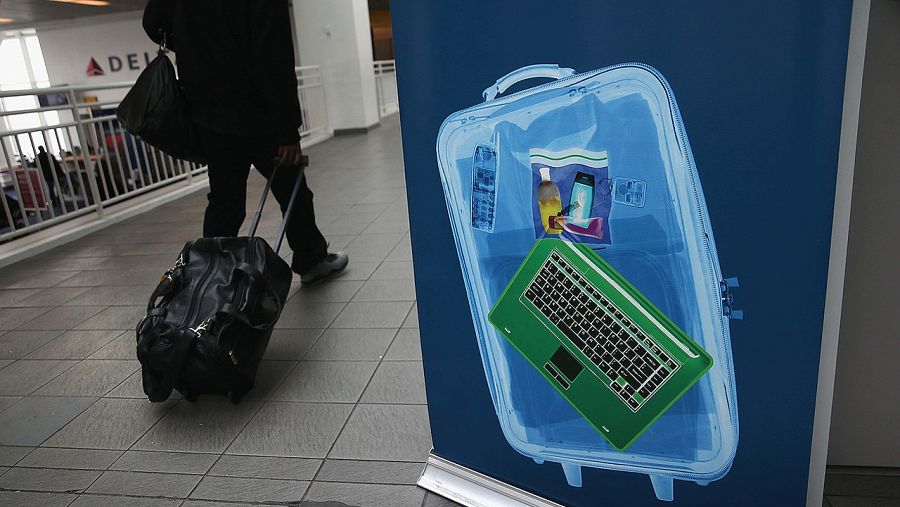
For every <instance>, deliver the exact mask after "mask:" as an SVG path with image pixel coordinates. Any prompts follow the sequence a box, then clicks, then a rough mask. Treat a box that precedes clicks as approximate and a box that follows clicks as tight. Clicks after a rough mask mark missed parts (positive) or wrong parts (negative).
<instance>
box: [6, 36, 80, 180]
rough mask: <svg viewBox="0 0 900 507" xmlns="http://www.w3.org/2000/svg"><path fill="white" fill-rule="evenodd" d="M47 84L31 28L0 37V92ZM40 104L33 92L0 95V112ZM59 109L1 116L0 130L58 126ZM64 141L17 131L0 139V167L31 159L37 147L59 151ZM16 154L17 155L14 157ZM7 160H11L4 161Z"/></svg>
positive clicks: (47, 76)
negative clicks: (14, 134) (0, 96)
mask: <svg viewBox="0 0 900 507" xmlns="http://www.w3.org/2000/svg"><path fill="white" fill-rule="evenodd" d="M49 86H50V77H49V75H48V74H47V66H46V65H45V63H44V55H43V52H42V51H41V44H40V41H39V40H38V36H37V34H36V33H35V32H34V30H26V31H22V32H18V33H13V34H11V35H7V36H6V37H4V38H2V39H0V91H10V90H31V89H35V88H47V87H49ZM39 107H41V105H40V103H39V101H38V97H37V96H36V95H20V96H15V97H4V98H0V112H2V111H5V112H13V111H21V110H27V109H36V108H39ZM59 123H60V118H59V112H57V111H46V112H38V113H23V114H13V115H2V116H0V133H2V132H3V131H10V130H22V129H30V128H36V127H43V126H52V125H58V124H59ZM60 142H62V143H63V144H65V141H61V140H57V139H55V136H48V139H46V140H45V139H44V136H43V134H42V133H41V132H32V133H26V134H18V135H16V136H15V137H13V136H7V137H4V138H3V139H2V143H3V145H2V147H0V151H4V152H5V153H3V154H0V166H2V167H6V166H7V165H9V164H13V165H15V164H17V163H18V162H19V160H12V159H13V158H20V157H22V156H24V157H26V158H30V159H33V158H34V156H35V149H36V148H37V147H38V146H44V145H46V146H47V150H48V151H51V152H56V153H58V152H59V151H61V149H66V147H65V146H60V145H59V143H60ZM16 155H17V156H16ZM7 159H10V160H7Z"/></svg>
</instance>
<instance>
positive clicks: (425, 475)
mask: <svg viewBox="0 0 900 507" xmlns="http://www.w3.org/2000/svg"><path fill="white" fill-rule="evenodd" d="M417 484H418V485H419V486H421V487H423V488H425V489H427V490H428V491H431V492H432V493H435V494H437V495H441V496H442V497H445V498H449V499H450V500H453V501H454V502H457V503H461V504H463V505H465V506H466V507H489V506H492V505H503V506H509V507H563V506H562V505H560V504H558V503H556V502H551V501H550V500H547V499H544V498H541V497H539V496H537V495H535V494H533V493H529V492H527V491H524V490H521V489H519V488H517V487H515V486H510V485H509V484H506V483H505V482H502V481H498V480H497V479H494V478H492V477H488V476H487V475H484V474H482V473H479V472H476V471H474V470H472V469H469V468H466V467H464V466H462V465H458V464H456V463H454V462H452V461H448V460H446V459H444V458H441V457H440V456H435V455H434V454H433V453H431V454H429V455H428V461H427V462H426V463H425V470H424V471H423V472H422V476H421V477H419V481H418V482H417Z"/></svg>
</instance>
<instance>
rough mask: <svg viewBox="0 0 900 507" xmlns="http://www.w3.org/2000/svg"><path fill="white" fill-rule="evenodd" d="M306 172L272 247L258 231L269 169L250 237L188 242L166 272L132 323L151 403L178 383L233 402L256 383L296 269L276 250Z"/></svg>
mask: <svg viewBox="0 0 900 507" xmlns="http://www.w3.org/2000/svg"><path fill="white" fill-rule="evenodd" d="M303 159H304V164H303V165H304V166H305V164H306V162H307V160H308V159H307V158H306V157H305V156H304V157H303ZM300 170H301V171H302V170H303V166H301V167H300ZM276 171H277V170H276ZM303 177H304V176H303V174H302V173H301V174H300V175H299V177H298V178H297V184H296V185H295V186H294V190H293V194H292V196H291V201H290V203H289V204H288V208H287V211H286V213H285V219H284V221H283V222H282V224H281V229H280V231H279V234H278V240H277V242H276V244H275V248H274V249H273V248H272V247H271V246H269V244H268V243H267V242H266V241H265V240H264V239H262V238H259V237H256V229H257V227H258V226H259V219H260V216H261V213H262V208H263V205H264V204H265V201H266V196H267V195H268V193H269V189H270V187H271V182H272V180H273V178H274V173H273V175H272V177H270V178H269V181H268V182H267V183H266V188H265V191H264V192H263V195H262V198H261V199H260V203H259V206H258V208H257V211H256V215H255V216H254V220H253V225H252V227H251V232H250V235H249V237H240V238H201V239H197V240H194V241H189V242H188V243H187V244H185V245H184V248H183V249H182V250H181V253H180V254H179V256H178V259H177V261H176V262H175V264H174V265H173V266H172V267H171V268H170V269H169V270H168V271H166V272H165V273H164V274H163V276H162V278H161V281H160V282H159V285H158V286H157V287H156V289H154V291H153V293H152V294H151V296H150V301H149V303H148V305H147V315H146V316H145V317H144V318H143V319H141V321H140V323H138V325H137V329H136V333H137V357H138V360H139V361H140V363H141V374H142V377H143V386H144V393H145V394H146V395H147V397H148V398H149V399H150V401H152V402H158V401H165V400H166V399H168V397H169V395H170V394H171V392H172V389H177V390H178V391H179V392H181V394H182V395H183V396H184V397H185V399H187V400H188V401H193V400H195V399H196V398H197V396H198V395H200V394H223V395H227V396H228V397H229V399H230V400H231V401H232V402H234V403H238V402H239V401H240V400H241V398H243V396H244V395H245V394H246V393H247V392H248V391H249V390H250V389H252V388H253V384H254V381H255V379H256V371H257V369H258V367H259V363H260V361H261V360H262V357H263V354H264V353H265V351H266V346H267V345H268V343H269V338H270V336H271V334H272V328H273V327H274V326H275V323H276V322H277V321H278V317H279V316H280V315H281V310H282V308H283V307H284V302H285V300H286V299H287V295H288V290H289V289H290V287H291V279H292V277H293V272H292V271H291V268H290V266H289V265H288V264H287V262H285V261H284V260H283V259H282V258H281V257H279V256H278V250H279V249H280V248H281V243H282V241H283V240H284V231H285V227H286V226H287V221H288V218H289V217H290V215H291V211H292V210H293V206H294V201H295V199H296V197H297V193H298V190H299V188H300V182H301V180H302V179H303Z"/></svg>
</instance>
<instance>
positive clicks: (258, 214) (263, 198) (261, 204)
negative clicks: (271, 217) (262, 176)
mask: <svg viewBox="0 0 900 507" xmlns="http://www.w3.org/2000/svg"><path fill="white" fill-rule="evenodd" d="M308 165H309V156H308V155H303V156H302V157H301V158H300V165H299V166H297V168H298V170H299V171H300V174H299V175H298V176H297V182H296V183H294V190H293V191H292V192H291V200H290V202H288V207H287V210H286V211H285V213H284V220H282V221H281V227H279V228H278V239H277V240H276V241H275V253H278V250H280V249H281V242H282V241H284V231H285V229H286V228H287V224H288V220H289V219H290V217H291V212H292V211H293V210H294V201H296V200H297V194H298V193H299V192H300V184H301V183H302V182H303V178H305V177H306V175H305V174H304V172H305V171H306V166H308ZM278 168H279V166H278V165H277V164H276V166H275V168H274V169H272V174H271V175H270V176H269V178H268V179H267V180H266V188H264V189H263V193H262V196H261V197H260V198H259V206H257V207H256V214H254V215H253V225H251V226H250V237H251V238H252V237H253V236H256V228H257V227H259V220H260V218H261V217H262V210H263V207H264V206H265V205H266V197H268V196H269V189H270V188H272V180H274V179H275V173H276V172H278Z"/></svg>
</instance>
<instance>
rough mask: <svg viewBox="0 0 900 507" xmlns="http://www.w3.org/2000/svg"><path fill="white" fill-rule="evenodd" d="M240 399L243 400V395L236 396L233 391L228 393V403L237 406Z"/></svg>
mask: <svg viewBox="0 0 900 507" xmlns="http://www.w3.org/2000/svg"><path fill="white" fill-rule="evenodd" d="M242 399H244V394H243V393H241V394H238V393H236V392H234V391H231V392H229V393H228V401H230V402H232V403H234V404H235V405H237V404H238V403H240V402H241V400H242Z"/></svg>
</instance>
